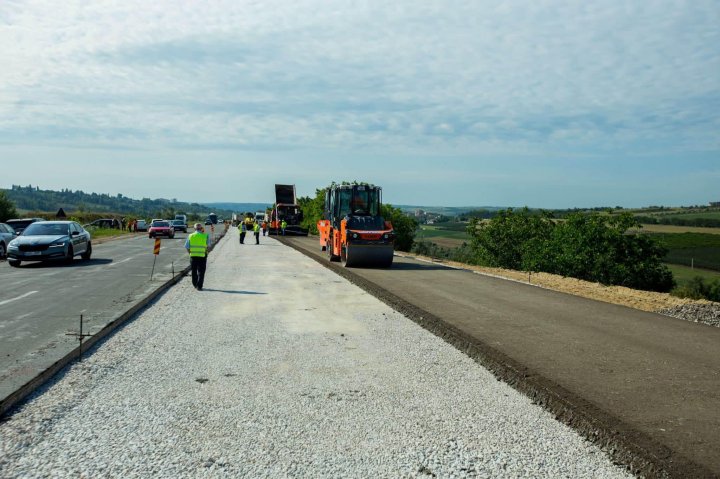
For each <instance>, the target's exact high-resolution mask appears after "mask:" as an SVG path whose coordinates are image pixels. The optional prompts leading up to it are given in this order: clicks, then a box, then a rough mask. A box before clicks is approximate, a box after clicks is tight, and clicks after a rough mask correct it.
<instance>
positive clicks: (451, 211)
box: [393, 205, 507, 216]
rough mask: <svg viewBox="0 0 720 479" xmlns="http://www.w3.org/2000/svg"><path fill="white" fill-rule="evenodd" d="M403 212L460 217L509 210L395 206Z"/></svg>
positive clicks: (499, 207) (479, 207)
mask: <svg viewBox="0 0 720 479" xmlns="http://www.w3.org/2000/svg"><path fill="white" fill-rule="evenodd" d="M393 206H394V207H395V208H400V209H401V210H403V211H407V212H414V211H415V210H423V211H424V212H426V213H435V214H438V215H444V216H458V215H460V214H462V213H467V212H468V211H477V210H488V211H499V210H503V209H507V208H506V207H504V206H416V205H393Z"/></svg>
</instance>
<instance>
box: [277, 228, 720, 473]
mask: <svg viewBox="0 0 720 479" xmlns="http://www.w3.org/2000/svg"><path fill="white" fill-rule="evenodd" d="M286 241H287V242H288V243H290V244H292V245H295V246H296V247H298V248H300V249H302V250H303V251H305V252H306V253H308V254H311V255H313V256H314V257H316V258H318V257H320V258H321V259H323V260H324V261H327V259H325V256H324V255H325V253H321V252H320V248H319V245H318V241H317V238H316V237H309V238H290V237H288V238H287V239H286ZM351 271H352V273H355V274H357V275H359V276H361V277H362V278H364V279H366V280H369V281H370V282H372V283H375V284H377V285H379V286H380V287H381V288H383V289H385V290H387V291H389V292H390V293H392V294H394V295H396V296H398V297H400V298H401V299H404V300H405V301H407V302H409V303H412V304H413V305H416V306H417V307H419V308H421V309H422V310H424V311H427V312H429V313H431V314H433V315H435V316H437V317H439V318H441V319H442V320H444V321H446V322H448V323H450V324H452V325H454V326H456V327H457V328H460V329H461V330H462V331H463V332H465V333H467V334H469V335H471V336H473V337H475V338H478V339H479V340H480V341H481V342H482V343H484V344H485V345H488V346H490V347H492V348H494V349H495V350H497V351H499V352H500V353H502V354H504V355H506V356H507V357H509V358H511V359H513V360H515V361H516V362H517V363H519V364H521V365H523V366H526V367H527V368H528V369H529V370H528V374H537V375H539V376H540V377H541V378H546V379H549V380H550V381H552V382H553V383H555V384H557V385H559V386H560V387H562V388H564V389H565V390H567V391H570V392H571V393H572V394H574V395H577V396H578V397H579V398H583V399H585V400H586V401H587V402H588V403H589V405H590V406H591V407H597V408H599V409H600V410H601V411H602V412H604V413H607V414H609V415H610V416H611V417H612V418H617V419H618V420H619V421H621V422H620V423H619V425H620V426H625V425H628V426H629V427H630V428H632V429H634V430H636V431H640V432H641V433H643V434H645V435H646V436H647V437H649V438H651V440H653V441H656V442H657V443H659V445H660V446H666V447H667V448H669V449H670V450H671V451H672V454H674V455H675V456H672V455H671V457H673V458H676V459H677V460H678V461H679V460H680V459H682V457H681V456H685V458H689V459H690V460H691V461H692V462H694V463H696V464H699V465H701V468H700V471H702V469H703V468H705V471H707V470H710V471H712V472H713V473H714V474H717V475H720V454H719V453H718V451H720V407H718V405H719V404H720V354H718V351H720V328H714V327H711V326H706V325H703V324H696V323H691V322H687V321H682V320H679V319H675V318H670V317H666V316H662V315H658V314H652V313H646V312H642V311H638V310H634V309H630V308H626V307H622V306H616V305H612V304H607V303H601V302H597V301H592V300H587V299H584V298H579V297H575V296H571V295H568V294H563V293H558V292H554V291H548V290H544V289H541V288H537V287H534V286H530V285H526V284H521V283H516V282H511V281H507V280H502V279H497V278H492V277H488V276H482V275H478V274H475V273H472V272H470V271H465V270H458V269H452V268H447V267H444V266H442V265H438V264H430V263H427V262H421V261H418V260H414V259H410V258H400V257H396V258H395V263H394V265H393V267H392V269H389V270H385V269H362V268H353V269H352V270H351ZM660 452H661V453H663V451H662V450H661V451H660ZM678 454H679V455H680V456H678Z"/></svg>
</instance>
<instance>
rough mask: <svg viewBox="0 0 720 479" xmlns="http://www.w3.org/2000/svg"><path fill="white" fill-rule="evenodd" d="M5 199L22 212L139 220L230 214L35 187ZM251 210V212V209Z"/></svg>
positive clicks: (193, 205)
mask: <svg viewBox="0 0 720 479" xmlns="http://www.w3.org/2000/svg"><path fill="white" fill-rule="evenodd" d="M3 191H5V192H6V193H7V196H8V198H10V200H11V201H13V202H14V203H15V206H16V207H17V209H18V210H20V211H21V212H22V211H48V212H54V211H57V210H58V209H59V208H62V209H64V210H65V212H66V213H67V214H68V215H72V214H77V213H83V212H96V213H115V214H137V215H140V216H142V217H148V218H149V217H156V218H163V217H166V216H169V215H170V213H186V214H189V215H200V216H204V215H207V214H208V213H210V212H214V213H216V214H218V215H220V216H224V217H229V216H230V214H231V213H232V212H233V210H231V209H227V210H226V209H224V208H221V207H219V206H211V205H204V204H199V203H186V202H183V201H178V200H177V199H174V198H173V199H164V198H157V199H150V198H143V199H141V200H136V199H132V198H128V197H126V196H123V195H122V194H118V195H115V196H110V195H108V194H105V193H85V192H84V191H80V190H76V191H71V190H69V189H65V190H61V191H53V190H41V189H40V187H38V186H32V185H28V186H19V185H13V186H12V188H11V189H9V190H3ZM253 211H254V210H253Z"/></svg>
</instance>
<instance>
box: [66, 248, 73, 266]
mask: <svg viewBox="0 0 720 479" xmlns="http://www.w3.org/2000/svg"><path fill="white" fill-rule="evenodd" d="M73 258H75V252H74V251H73V247H72V246H68V250H67V254H66V255H65V262H66V263H68V264H70V263H72V260H73Z"/></svg>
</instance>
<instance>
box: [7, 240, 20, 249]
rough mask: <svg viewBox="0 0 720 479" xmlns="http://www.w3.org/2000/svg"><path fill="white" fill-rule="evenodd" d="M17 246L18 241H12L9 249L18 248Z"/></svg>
mask: <svg viewBox="0 0 720 479" xmlns="http://www.w3.org/2000/svg"><path fill="white" fill-rule="evenodd" d="M17 246H18V242H17V240H12V241H11V242H9V243H8V248H17Z"/></svg>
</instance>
